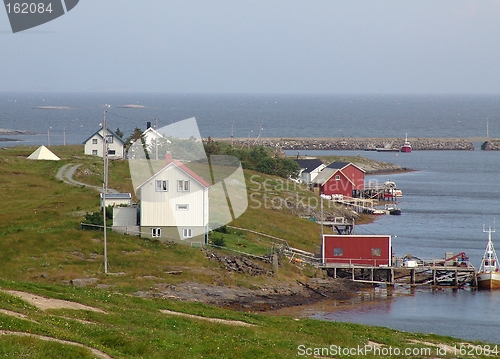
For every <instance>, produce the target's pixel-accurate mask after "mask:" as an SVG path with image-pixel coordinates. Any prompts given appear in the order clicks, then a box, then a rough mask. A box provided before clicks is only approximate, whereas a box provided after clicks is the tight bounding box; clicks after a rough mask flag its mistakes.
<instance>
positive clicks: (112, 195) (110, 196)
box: [101, 192, 132, 199]
mask: <svg viewBox="0 0 500 359" xmlns="http://www.w3.org/2000/svg"><path fill="white" fill-rule="evenodd" d="M102 196H103V194H102V192H101V198H102ZM106 199H132V195H131V194H130V193H106Z"/></svg>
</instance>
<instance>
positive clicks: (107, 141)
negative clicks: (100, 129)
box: [106, 135, 114, 143]
mask: <svg viewBox="0 0 500 359" xmlns="http://www.w3.org/2000/svg"><path fill="white" fill-rule="evenodd" d="M113 137H114V136H113V135H106V143H113Z"/></svg>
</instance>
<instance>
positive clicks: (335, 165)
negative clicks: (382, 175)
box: [326, 162, 366, 173]
mask: <svg viewBox="0 0 500 359" xmlns="http://www.w3.org/2000/svg"><path fill="white" fill-rule="evenodd" d="M349 165H351V166H354V167H356V168H357V169H358V170H360V171H361V172H363V173H365V172H366V171H365V170H364V169H362V168H359V167H358V166H356V165H355V164H354V163H351V162H332V163H330V164H329V165H328V166H326V168H330V169H334V170H343V169H344V168H346V167H347V166H349Z"/></svg>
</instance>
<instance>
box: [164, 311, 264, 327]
mask: <svg viewBox="0 0 500 359" xmlns="http://www.w3.org/2000/svg"><path fill="white" fill-rule="evenodd" d="M160 312H162V313H163V314H169V315H177V316H180V317H186V318H191V319H201V320H206V321H208V322H212V323H220V324H228V325H236V326H240V327H255V326H256V325H255V324H250V323H246V322H242V321H240V320H228V319H220V318H209V317H201V316H199V315H193V314H187V313H180V312H173V311H171V310H167V309H164V310H160Z"/></svg>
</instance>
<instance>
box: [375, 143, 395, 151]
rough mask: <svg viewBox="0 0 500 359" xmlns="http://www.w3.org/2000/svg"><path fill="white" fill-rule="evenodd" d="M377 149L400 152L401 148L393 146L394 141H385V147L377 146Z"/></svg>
mask: <svg viewBox="0 0 500 359" xmlns="http://www.w3.org/2000/svg"><path fill="white" fill-rule="evenodd" d="M375 151H377V152H399V148H394V147H392V142H390V143H385V144H384V147H376V148H375Z"/></svg>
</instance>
